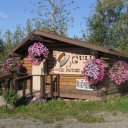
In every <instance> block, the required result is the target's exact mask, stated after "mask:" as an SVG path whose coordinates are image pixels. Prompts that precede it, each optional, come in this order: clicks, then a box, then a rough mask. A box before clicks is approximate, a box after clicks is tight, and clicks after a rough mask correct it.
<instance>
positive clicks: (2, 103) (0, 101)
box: [0, 96, 6, 107]
mask: <svg viewBox="0 0 128 128" xmlns="http://www.w3.org/2000/svg"><path fill="white" fill-rule="evenodd" d="M5 105H6V103H5V101H4V98H3V97H2V96H0V107H2V106H5Z"/></svg>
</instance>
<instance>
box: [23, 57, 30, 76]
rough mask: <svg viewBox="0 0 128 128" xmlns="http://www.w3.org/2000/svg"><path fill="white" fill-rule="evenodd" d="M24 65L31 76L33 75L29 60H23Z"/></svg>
mask: <svg viewBox="0 0 128 128" xmlns="http://www.w3.org/2000/svg"><path fill="white" fill-rule="evenodd" d="M22 64H23V67H24V68H25V70H26V71H27V73H28V74H29V75H31V74H32V64H31V62H30V61H29V60H28V59H27V58H23V59H22Z"/></svg>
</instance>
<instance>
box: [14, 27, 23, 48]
mask: <svg viewBox="0 0 128 128" xmlns="http://www.w3.org/2000/svg"><path fill="white" fill-rule="evenodd" d="M12 36H13V39H12V40H13V47H15V46H17V45H18V44H19V43H20V41H21V40H22V39H23V38H24V31H23V28H22V27H21V25H17V26H16V30H15V32H14V33H13V35H12Z"/></svg>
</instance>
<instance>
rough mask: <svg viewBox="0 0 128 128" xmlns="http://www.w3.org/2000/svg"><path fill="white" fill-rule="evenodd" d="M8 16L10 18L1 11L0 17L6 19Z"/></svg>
mask: <svg viewBox="0 0 128 128" xmlns="http://www.w3.org/2000/svg"><path fill="white" fill-rule="evenodd" d="M6 18H8V15H7V14H5V13H3V12H0V19H6Z"/></svg>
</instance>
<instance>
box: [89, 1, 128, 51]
mask: <svg viewBox="0 0 128 128" xmlns="http://www.w3.org/2000/svg"><path fill="white" fill-rule="evenodd" d="M127 7H128V1H127V0H112V1H111V0H98V1H97V3H96V7H95V10H94V13H93V14H92V16H91V17H89V19H88V30H89V35H88V38H89V41H90V42H92V43H95V44H98V45H102V46H107V47H111V48H112V49H116V50H122V51H128V18H127V15H128V11H127Z"/></svg>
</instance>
